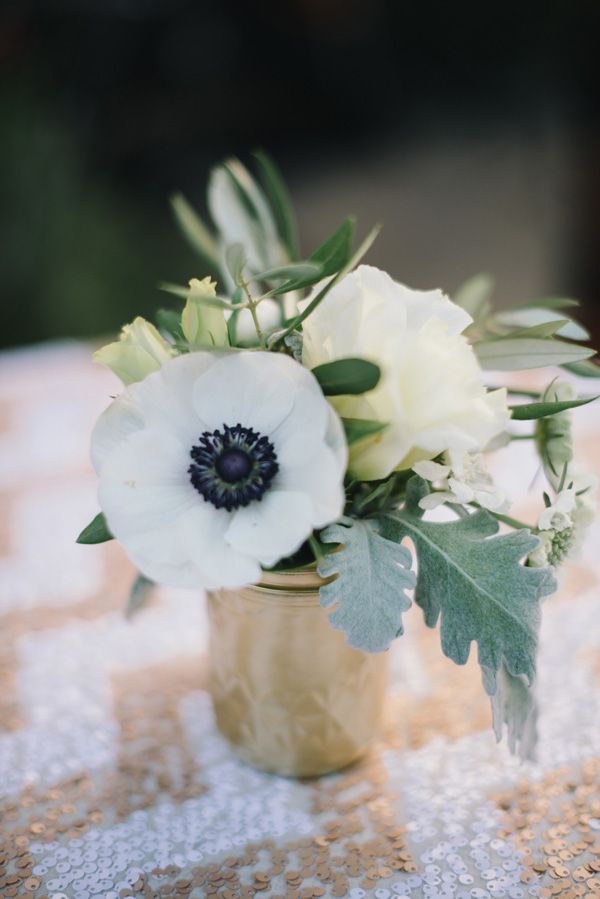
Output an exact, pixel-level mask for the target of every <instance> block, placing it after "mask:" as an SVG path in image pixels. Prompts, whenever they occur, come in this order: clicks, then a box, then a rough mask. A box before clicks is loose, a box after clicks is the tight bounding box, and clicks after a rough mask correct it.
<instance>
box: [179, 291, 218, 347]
mask: <svg viewBox="0 0 600 899" xmlns="http://www.w3.org/2000/svg"><path fill="white" fill-rule="evenodd" d="M215 288H216V283H215V282H214V281H211V280H210V278H203V279H202V281H199V280H198V278H192V280H191V281H190V293H189V296H188V298H187V302H186V304H185V308H184V310H183V312H182V313H181V327H182V328H183V334H184V336H185V338H186V340H187V341H188V342H189V344H190V347H191V348H192V349H198V348H199V347H219V346H227V345H228V344H229V338H228V335H227V324H226V322H225V316H224V314H223V310H222V309H217V308H216V307H215V306H209V305H208V304H207V303H205V302H203V297H209V298H211V297H215V296H216V290H215Z"/></svg>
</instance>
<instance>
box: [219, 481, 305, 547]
mask: <svg viewBox="0 0 600 899" xmlns="http://www.w3.org/2000/svg"><path fill="white" fill-rule="evenodd" d="M313 515H314V507H313V502H312V500H311V499H310V497H308V496H306V495H305V494H304V493H297V492H294V493H292V492H291V491H288V490H275V489H273V490H271V491H269V492H268V493H266V494H265V495H264V497H263V498H262V500H261V502H259V503H251V504H250V505H249V506H246V507H245V508H242V509H238V510H237V511H236V512H235V513H234V514H233V515H232V519H231V524H230V525H229V528H228V529H227V532H226V539H227V541H228V542H229V543H230V544H231V546H233V547H235V549H237V550H239V552H241V553H246V554H247V555H249V556H252V557H253V558H257V559H259V560H260V561H261V562H262V563H263V564H265V565H266V564H269V562H271V561H272V560H273V559H281V558H283V557H284V556H290V555H292V554H293V553H295V552H296V550H297V549H299V548H300V547H301V546H302V544H303V543H304V541H305V540H306V538H307V537H308V536H309V534H310V533H311V531H312V518H313Z"/></svg>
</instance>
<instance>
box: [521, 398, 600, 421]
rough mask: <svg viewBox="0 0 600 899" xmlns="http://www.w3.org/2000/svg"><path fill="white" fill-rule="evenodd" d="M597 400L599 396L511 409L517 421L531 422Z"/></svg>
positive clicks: (525, 405) (529, 404)
mask: <svg viewBox="0 0 600 899" xmlns="http://www.w3.org/2000/svg"><path fill="white" fill-rule="evenodd" d="M597 399H598V397H597V396H586V397H583V398H582V399H579V400H563V401H561V402H547V403H546V402H539V403H522V404H520V405H518V406H511V407H510V408H511V409H512V417H513V419H514V420H515V421H530V420H531V419H533V418H546V416H547V415H556V413H557V412H566V410H567V409H576V408H577V406H585V405H586V404H587V403H593V402H594V400H597Z"/></svg>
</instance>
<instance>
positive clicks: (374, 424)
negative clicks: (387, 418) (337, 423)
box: [342, 418, 387, 446]
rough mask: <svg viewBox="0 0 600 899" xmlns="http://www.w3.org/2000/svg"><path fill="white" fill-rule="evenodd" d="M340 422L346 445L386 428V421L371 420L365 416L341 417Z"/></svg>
mask: <svg viewBox="0 0 600 899" xmlns="http://www.w3.org/2000/svg"><path fill="white" fill-rule="evenodd" d="M342 424H343V425H344V431H345V432H346V441H347V443H348V446H352V444H353V443H357V442H358V441H359V440H362V439H363V438H364V437H373V436H374V435H375V434H379V433H381V431H385V429H386V428H387V423H386V422H381V421H371V420H369V419H367V418H342Z"/></svg>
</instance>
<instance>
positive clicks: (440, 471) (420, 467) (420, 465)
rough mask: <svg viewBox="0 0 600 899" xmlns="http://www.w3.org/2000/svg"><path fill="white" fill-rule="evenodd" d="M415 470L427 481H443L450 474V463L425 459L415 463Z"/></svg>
mask: <svg viewBox="0 0 600 899" xmlns="http://www.w3.org/2000/svg"><path fill="white" fill-rule="evenodd" d="M413 471H414V472H416V474H418V475H419V476H420V477H422V478H425V480H426V481H442V480H444V478H447V477H448V475H449V474H450V466H449V465H440V463H439V462H432V461H431V460H430V459H424V460H423V461H422V462H417V463H415V465H413Z"/></svg>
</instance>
